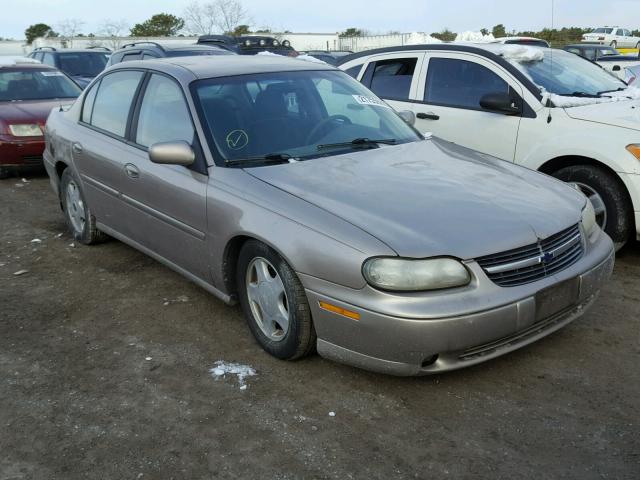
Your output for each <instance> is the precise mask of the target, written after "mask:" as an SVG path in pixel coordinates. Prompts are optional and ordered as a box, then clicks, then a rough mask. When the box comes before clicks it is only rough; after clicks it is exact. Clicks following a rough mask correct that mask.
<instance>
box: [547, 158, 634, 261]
mask: <svg viewBox="0 0 640 480" xmlns="http://www.w3.org/2000/svg"><path fill="white" fill-rule="evenodd" d="M553 176H554V177H556V178H558V179H559V180H562V181H564V182H567V183H570V184H573V185H574V186H576V187H577V188H578V189H579V190H580V191H581V192H582V193H584V195H585V196H586V197H587V198H588V199H589V200H590V201H591V204H592V205H593V209H594V210H595V212H596V220H597V222H598V225H600V228H602V229H603V230H604V231H605V232H606V233H607V234H608V235H609V236H610V237H611V239H612V240H613V242H614V243H615V246H616V250H619V249H620V248H622V247H623V246H624V244H625V243H627V241H628V240H629V237H630V235H631V228H632V226H633V220H632V211H631V203H630V200H629V195H628V193H627V192H626V190H625V189H624V187H623V186H622V185H621V184H620V182H619V180H618V179H617V178H616V177H615V176H614V175H613V174H612V173H610V172H609V171H607V170H605V169H603V168H600V167H596V166H593V165H575V166H571V167H565V168H562V169H560V170H558V171H557V172H555V173H554V174H553Z"/></svg>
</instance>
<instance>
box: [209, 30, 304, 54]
mask: <svg viewBox="0 0 640 480" xmlns="http://www.w3.org/2000/svg"><path fill="white" fill-rule="evenodd" d="M198 44H200V45H215V46H217V47H220V48H224V49H225V50H229V51H231V52H234V53H237V54H238V55H256V54H258V53H260V52H265V51H266V52H271V53H276V54H278V55H284V56H285V57H296V56H298V52H296V51H295V50H294V49H293V47H292V46H291V42H289V40H283V41H282V42H280V41H279V40H278V39H276V38H273V37H268V36H265V35H244V36H242V37H232V36H230V35H203V36H201V37H200V38H198Z"/></svg>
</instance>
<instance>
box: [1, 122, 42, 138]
mask: <svg viewBox="0 0 640 480" xmlns="http://www.w3.org/2000/svg"><path fill="white" fill-rule="evenodd" d="M9 131H10V132H11V135H13V136H14V137H41V136H42V129H41V128H40V125H37V124H35V123H34V124H27V123H25V124H17V125H9Z"/></svg>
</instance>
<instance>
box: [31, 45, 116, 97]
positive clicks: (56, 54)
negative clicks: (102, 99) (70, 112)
mask: <svg viewBox="0 0 640 480" xmlns="http://www.w3.org/2000/svg"><path fill="white" fill-rule="evenodd" d="M110 54H111V50H109V49H108V48H105V47H92V48H85V49H73V50H72V49H65V50H58V49H56V48H54V47H40V48H36V49H35V50H33V52H31V53H30V54H29V58H34V59H36V60H38V61H39V62H42V63H44V64H45V65H50V66H52V67H55V68H57V69H58V70H60V71H62V72H64V73H66V74H67V75H69V77H71V78H72V79H73V81H74V82H76V83H77V84H78V85H80V87H81V88H84V87H86V86H87V85H89V83H90V82H91V80H93V79H94V78H95V77H96V76H97V75H98V74H99V73H100V72H102V71H103V70H104V69H105V67H106V65H107V61H108V60H109V55H110Z"/></svg>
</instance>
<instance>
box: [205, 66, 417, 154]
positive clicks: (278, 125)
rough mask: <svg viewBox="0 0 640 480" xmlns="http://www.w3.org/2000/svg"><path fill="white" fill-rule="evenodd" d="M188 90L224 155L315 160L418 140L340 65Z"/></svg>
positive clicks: (218, 80)
mask: <svg viewBox="0 0 640 480" xmlns="http://www.w3.org/2000/svg"><path fill="white" fill-rule="evenodd" d="M192 91H193V94H194V98H195V101H196V104H197V106H198V110H199V114H200V116H201V118H202V120H203V122H204V124H205V125H206V130H207V133H208V137H209V140H210V141H213V143H214V144H215V145H216V146H217V149H218V151H219V152H220V154H221V156H222V157H223V159H224V160H226V161H233V160H241V159H248V158H253V159H255V158H261V157H264V156H274V155H280V156H285V157H291V158H296V159H302V158H312V157H318V156H323V155H331V154H338V153H345V152H347V151H352V150H353V149H355V148H375V147H376V146H377V144H378V143H380V144H383V143H384V144H388V143H391V144H399V143H406V142H413V141H417V140H420V139H421V137H420V135H419V134H418V133H417V132H416V131H415V130H414V129H413V128H411V127H410V126H409V125H407V124H406V123H405V122H404V121H403V120H402V119H401V118H400V117H399V116H398V115H397V114H396V113H395V112H394V110H393V109H392V108H390V107H389V106H388V105H387V104H386V103H384V102H383V101H382V100H380V99H379V98H377V97H376V96H375V95H374V94H373V93H371V92H370V91H369V90H368V89H366V88H365V87H364V86H362V85H361V84H360V83H358V82H357V81H355V80H353V79H352V78H351V77H349V76H348V75H347V74H345V73H343V72H340V71H335V70H320V71H298V72H278V73H261V74H253V75H241V76H235V77H223V78H214V79H209V80H201V81H198V82H195V83H194V85H193V86H192ZM354 140H357V141H356V142H354V143H353V144H351V142H352V141H354ZM375 140H384V142H375ZM336 144H339V145H336Z"/></svg>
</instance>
